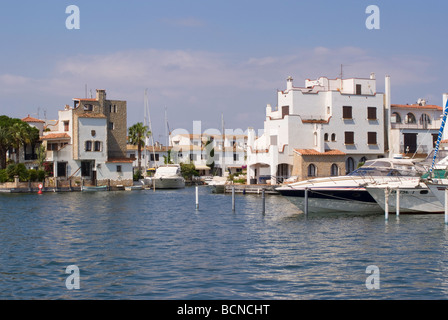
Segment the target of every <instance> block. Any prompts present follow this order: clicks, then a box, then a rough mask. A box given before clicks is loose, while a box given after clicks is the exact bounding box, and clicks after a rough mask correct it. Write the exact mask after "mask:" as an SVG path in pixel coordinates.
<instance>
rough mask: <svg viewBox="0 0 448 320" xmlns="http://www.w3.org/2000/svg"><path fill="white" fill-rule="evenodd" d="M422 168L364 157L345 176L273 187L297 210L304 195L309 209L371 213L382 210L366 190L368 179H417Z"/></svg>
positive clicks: (404, 161)
mask: <svg viewBox="0 0 448 320" xmlns="http://www.w3.org/2000/svg"><path fill="white" fill-rule="evenodd" d="M423 172H424V168H421V167H420V166H417V165H416V163H415V161H413V160H410V159H395V158H382V159H377V160H368V161H366V163H365V164H364V165H363V166H362V167H360V168H358V169H356V170H355V171H353V172H352V173H350V174H349V175H346V176H337V177H327V178H315V179H311V180H306V181H300V182H295V183H291V184H285V185H283V186H281V187H279V188H276V191H278V192H279V193H280V194H282V195H283V196H285V197H286V198H287V199H288V200H290V201H291V202H292V203H294V204H295V205H297V206H298V207H299V208H300V209H301V210H304V206H305V201H304V200H305V193H307V196H308V212H309V213H336V212H352V213H372V212H382V208H381V206H380V205H379V204H378V203H377V202H376V201H375V199H374V198H373V197H372V196H371V195H370V194H369V192H368V191H367V190H366V185H368V184H371V183H376V184H381V183H389V182H397V183H401V182H405V181H414V182H415V183H417V182H418V181H419V180H420V176H421V175H422V174H423Z"/></svg>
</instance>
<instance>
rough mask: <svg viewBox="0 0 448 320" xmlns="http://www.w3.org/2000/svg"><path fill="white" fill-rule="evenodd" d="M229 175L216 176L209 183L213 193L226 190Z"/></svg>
mask: <svg viewBox="0 0 448 320" xmlns="http://www.w3.org/2000/svg"><path fill="white" fill-rule="evenodd" d="M226 183H227V177H220V176H215V177H213V178H212V179H211V180H210V181H208V182H207V185H208V186H209V187H210V189H211V190H212V192H213V193H224V192H225V191H226Z"/></svg>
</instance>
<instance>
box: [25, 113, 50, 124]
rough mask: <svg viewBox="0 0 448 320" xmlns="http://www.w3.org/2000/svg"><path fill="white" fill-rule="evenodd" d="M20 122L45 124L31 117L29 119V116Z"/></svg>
mask: <svg viewBox="0 0 448 320" xmlns="http://www.w3.org/2000/svg"><path fill="white" fill-rule="evenodd" d="M22 121H25V122H41V123H45V121H43V120H40V119H36V118H33V117H30V115H28V117H26V118H23V119H22Z"/></svg>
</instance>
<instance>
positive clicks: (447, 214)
mask: <svg viewBox="0 0 448 320" xmlns="http://www.w3.org/2000/svg"><path fill="white" fill-rule="evenodd" d="M445 224H448V188H446V189H445Z"/></svg>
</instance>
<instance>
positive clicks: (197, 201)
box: [196, 186, 199, 210]
mask: <svg viewBox="0 0 448 320" xmlns="http://www.w3.org/2000/svg"><path fill="white" fill-rule="evenodd" d="M196 210H199V188H198V186H196Z"/></svg>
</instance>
